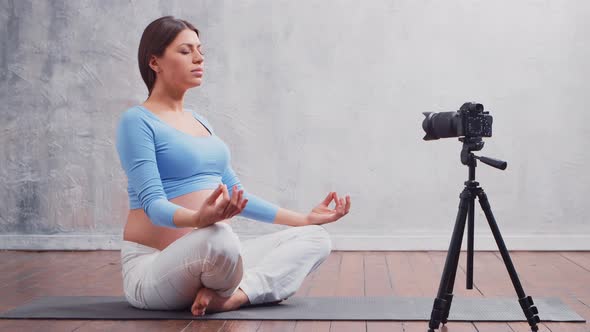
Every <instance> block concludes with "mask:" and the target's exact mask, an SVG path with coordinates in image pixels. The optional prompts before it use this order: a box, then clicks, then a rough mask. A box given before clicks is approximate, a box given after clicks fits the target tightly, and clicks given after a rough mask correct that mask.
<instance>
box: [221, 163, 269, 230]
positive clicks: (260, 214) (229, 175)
mask: <svg viewBox="0 0 590 332" xmlns="http://www.w3.org/2000/svg"><path fill="white" fill-rule="evenodd" d="M221 182H223V183H224V184H225V185H227V188H228V191H229V193H230V197H231V193H232V188H233V187H234V185H236V186H238V189H239V190H244V198H247V199H248V203H247V204H246V207H245V208H244V210H242V213H240V214H239V216H242V217H246V218H249V219H254V220H258V221H262V222H266V223H273V222H274V220H275V217H276V216H277V212H278V211H279V207H278V206H277V205H275V204H272V203H270V202H267V201H265V200H264V199H262V198H260V197H258V196H256V195H254V194H251V193H249V192H247V191H246V190H245V189H244V187H243V186H242V184H241V183H240V180H239V179H238V177H237V176H236V173H235V172H234V170H233V169H232V168H231V166H229V165H228V167H227V168H226V170H225V172H224V174H223V177H222V178H221Z"/></svg>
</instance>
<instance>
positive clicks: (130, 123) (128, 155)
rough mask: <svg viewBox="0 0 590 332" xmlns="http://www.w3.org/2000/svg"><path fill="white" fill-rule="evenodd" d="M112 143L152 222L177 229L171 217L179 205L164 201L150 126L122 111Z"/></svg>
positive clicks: (165, 197)
mask: <svg viewBox="0 0 590 332" xmlns="http://www.w3.org/2000/svg"><path fill="white" fill-rule="evenodd" d="M116 145H117V152H118V153H119V159H120V161H121V166H122V167H123V170H124V171H125V173H126V174H127V178H128V182H129V185H130V187H131V188H133V190H134V191H135V192H136V193H137V196H138V199H139V202H140V203H141V207H142V208H143V210H144V211H145V213H146V214H147V215H148V217H149V218H150V220H151V221H152V223H154V224H156V225H159V226H166V227H172V228H177V226H176V225H175V224H174V222H173V216H174V212H175V211H176V210H177V209H178V208H180V206H179V205H176V204H174V203H172V202H170V201H168V198H167V196H166V193H165V192H164V188H163V187H162V180H161V179H160V172H159V171H158V165H157V163H156V152H155V145H154V135H153V131H152V129H151V128H150V127H149V126H148V125H147V123H146V122H145V120H144V119H142V118H141V117H140V116H139V115H138V114H136V113H133V112H125V113H124V114H123V115H122V116H121V119H120V121H119V125H118V127H117V143H116Z"/></svg>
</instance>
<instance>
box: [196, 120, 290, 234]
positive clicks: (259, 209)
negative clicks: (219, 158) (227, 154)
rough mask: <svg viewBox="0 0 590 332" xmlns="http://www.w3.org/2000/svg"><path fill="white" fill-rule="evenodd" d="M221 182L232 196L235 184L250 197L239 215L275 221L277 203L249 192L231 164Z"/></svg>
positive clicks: (205, 121) (209, 124) (205, 122)
mask: <svg viewBox="0 0 590 332" xmlns="http://www.w3.org/2000/svg"><path fill="white" fill-rule="evenodd" d="M193 114H194V115H195V116H196V117H197V118H198V119H199V120H200V121H201V122H202V123H203V124H204V125H205V126H206V127H207V128H208V129H209V130H210V131H211V133H215V130H214V129H213V126H211V123H209V121H208V120H207V119H206V118H205V117H203V116H201V115H200V114H198V113H196V112H193ZM221 182H223V183H224V184H225V185H227V188H228V191H229V194H230V197H231V194H232V188H233V186H234V185H237V186H238V189H239V190H244V196H243V197H244V198H247V199H248V204H246V207H245V208H244V210H243V211H242V213H240V214H239V216H242V217H246V218H248V219H253V220H257V221H262V222H266V223H273V222H274V220H275V217H276V216H277V212H278V211H279V207H278V206H277V205H275V204H272V203H270V202H267V201H265V200H264V199H262V198H260V197H258V196H256V195H254V194H251V193H249V192H247V191H246V190H245V189H244V187H243V186H242V184H241V183H240V180H239V179H238V177H237V176H236V173H235V172H234V170H233V169H232V167H231V165H228V166H227V168H226V169H225V171H224V173H223V175H222V177H221Z"/></svg>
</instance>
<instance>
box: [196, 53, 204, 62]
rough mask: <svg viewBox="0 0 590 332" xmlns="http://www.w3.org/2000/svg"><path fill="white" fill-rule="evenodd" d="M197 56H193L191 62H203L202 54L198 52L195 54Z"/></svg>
mask: <svg viewBox="0 0 590 332" xmlns="http://www.w3.org/2000/svg"><path fill="white" fill-rule="evenodd" d="M195 53H196V54H197V56H195V57H194V58H193V62H195V63H199V62H202V61H203V60H204V57H203V54H201V53H200V52H195Z"/></svg>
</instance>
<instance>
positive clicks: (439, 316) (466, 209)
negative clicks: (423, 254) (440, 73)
mask: <svg viewBox="0 0 590 332" xmlns="http://www.w3.org/2000/svg"><path fill="white" fill-rule="evenodd" d="M459 140H460V141H462V142H463V149H462V150H461V162H462V163H463V164H464V165H467V166H469V180H467V181H465V189H463V191H462V192H461V195H460V198H461V200H460V202H459V212H458V213H457V219H456V221H455V228H454V229H453V235H452V237H451V243H450V245H449V251H448V253H447V258H446V260H445V267H444V270H443V273H442V276H441V279H440V285H439V287H438V293H437V295H436V299H434V304H433V306H432V313H431V314H430V322H429V324H428V327H429V329H428V331H429V332H434V330H435V329H438V328H439V325H440V323H441V322H442V323H443V324H445V323H446V322H447V318H448V317H449V311H450V310H451V302H452V300H453V285H454V284H455V274H456V272H457V265H458V263H459V254H460V252H461V242H462V240H463V232H464V230H465V221H466V218H467V216H469V224H468V228H467V271H466V273H467V289H473V233H474V229H473V227H474V225H473V222H474V210H475V197H476V196H477V198H478V199H479V204H480V205H481V208H482V209H483V211H484V213H485V216H486V219H487V220H488V224H489V225H490V228H491V230H492V233H493V235H494V239H495V240H496V244H497V245H498V249H500V254H502V259H503V260H504V265H506V269H507V270H508V274H509V275H510V279H511V280H512V284H513V285H514V289H515V290H516V294H517V295H518V302H519V303H520V306H521V308H522V311H523V312H524V315H525V317H526V319H527V321H528V323H529V325H530V327H531V330H532V331H533V332H536V331H538V329H539V328H538V327H537V323H539V322H540V321H541V320H540V319H539V316H538V315H537V314H538V313H539V312H538V310H537V307H535V305H534V303H533V299H532V298H531V297H530V296H526V294H525V293H524V290H523V289H522V285H521V284H520V280H519V279H518V275H517V274H516V270H515V269H514V264H512V260H511V259H510V255H509V254H508V249H506V245H505V244H504V240H503V239H502V235H501V234H500V229H499V228H498V224H497V223H496V220H495V219H494V215H493V214H492V209H491V207H490V203H489V202H488V198H487V196H486V194H485V193H484V191H483V189H482V188H481V187H480V186H479V183H478V182H476V181H475V167H476V166H477V160H478V159H479V160H480V161H481V162H483V163H484V164H487V165H490V166H492V167H495V168H498V169H502V170H504V169H506V166H507V163H506V162H504V161H501V160H496V159H492V158H487V157H483V156H481V157H478V156H476V155H474V154H473V153H472V152H471V151H479V150H481V149H482V148H483V144H484V142H483V141H482V139H481V137H479V138H460V139H459Z"/></svg>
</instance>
